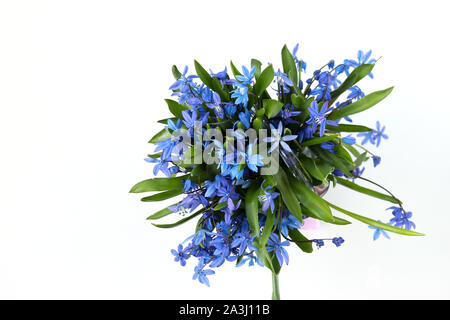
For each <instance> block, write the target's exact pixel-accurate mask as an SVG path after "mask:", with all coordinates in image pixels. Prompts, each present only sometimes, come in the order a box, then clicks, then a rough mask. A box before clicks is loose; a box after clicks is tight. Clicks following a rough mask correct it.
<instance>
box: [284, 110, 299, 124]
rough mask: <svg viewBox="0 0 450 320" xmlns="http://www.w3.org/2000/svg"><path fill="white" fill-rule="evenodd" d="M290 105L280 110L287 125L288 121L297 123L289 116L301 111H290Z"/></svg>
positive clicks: (294, 115)
mask: <svg viewBox="0 0 450 320" xmlns="http://www.w3.org/2000/svg"><path fill="white" fill-rule="evenodd" d="M292 107H293V106H292V105H288V106H287V107H286V108H284V109H283V110H281V117H282V118H283V122H284V123H285V124H286V125H287V124H289V123H294V124H298V123H299V122H298V121H295V120H292V119H291V117H296V116H298V115H299V114H301V113H302V112H301V111H292Z"/></svg>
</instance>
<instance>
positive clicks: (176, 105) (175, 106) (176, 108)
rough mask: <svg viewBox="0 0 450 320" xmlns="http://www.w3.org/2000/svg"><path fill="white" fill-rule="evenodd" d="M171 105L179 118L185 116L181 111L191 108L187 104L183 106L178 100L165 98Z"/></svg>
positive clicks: (171, 109) (169, 105)
mask: <svg viewBox="0 0 450 320" xmlns="http://www.w3.org/2000/svg"><path fill="white" fill-rule="evenodd" d="M164 100H165V101H166V103H167V105H168V107H169V110H170V112H171V113H172V114H173V115H174V116H175V117H177V118H179V119H181V118H183V116H182V114H181V112H182V111H183V110H188V109H189V108H188V107H187V106H183V105H181V104H179V103H178V102H176V101H174V100H170V99H164Z"/></svg>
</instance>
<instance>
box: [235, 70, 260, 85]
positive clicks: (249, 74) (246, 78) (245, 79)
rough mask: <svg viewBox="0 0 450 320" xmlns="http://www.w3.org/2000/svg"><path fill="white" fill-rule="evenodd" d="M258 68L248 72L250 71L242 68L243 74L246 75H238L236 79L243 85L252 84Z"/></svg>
mask: <svg viewBox="0 0 450 320" xmlns="http://www.w3.org/2000/svg"><path fill="white" fill-rule="evenodd" d="M255 71H256V66H253V68H252V69H251V70H250V71H248V69H247V68H246V67H245V66H242V72H243V73H244V75H242V76H241V75H236V79H237V80H238V81H239V82H241V83H242V84H251V83H252V79H253V77H254V76H255Z"/></svg>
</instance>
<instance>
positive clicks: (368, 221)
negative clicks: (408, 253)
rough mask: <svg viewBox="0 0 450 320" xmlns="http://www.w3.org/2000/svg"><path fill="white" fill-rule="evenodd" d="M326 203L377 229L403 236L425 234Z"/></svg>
mask: <svg viewBox="0 0 450 320" xmlns="http://www.w3.org/2000/svg"><path fill="white" fill-rule="evenodd" d="M327 203H328V205H329V206H330V207H332V208H333V209H336V210H338V211H340V212H342V213H344V214H346V215H348V216H349V217H352V218H353V219H355V220H359V221H361V222H363V223H365V224H368V225H369V226H373V227H375V228H378V229H383V230H386V231H390V232H395V233H398V234H403V235H405V236H424V235H425V234H423V233H420V232H416V231H411V230H406V229H401V228H397V227H394V226H391V225H388V224H385V223H382V222H379V221H376V220H373V219H370V218H367V217H364V216H360V215H359V214H356V213H353V212H350V211H347V210H345V209H342V208H340V207H338V206H336V205H334V204H332V203H329V202H328V201H327Z"/></svg>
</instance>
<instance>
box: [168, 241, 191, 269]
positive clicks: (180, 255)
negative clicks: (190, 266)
mask: <svg viewBox="0 0 450 320" xmlns="http://www.w3.org/2000/svg"><path fill="white" fill-rule="evenodd" d="M170 252H171V253H172V254H173V255H174V256H175V259H174V260H175V262H178V261H179V262H180V264H181V265H182V266H183V267H184V266H185V265H186V260H187V259H188V258H189V255H188V254H187V253H186V252H185V251H184V250H183V246H182V245H181V244H179V245H178V251H177V250H175V249H172V250H170Z"/></svg>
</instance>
